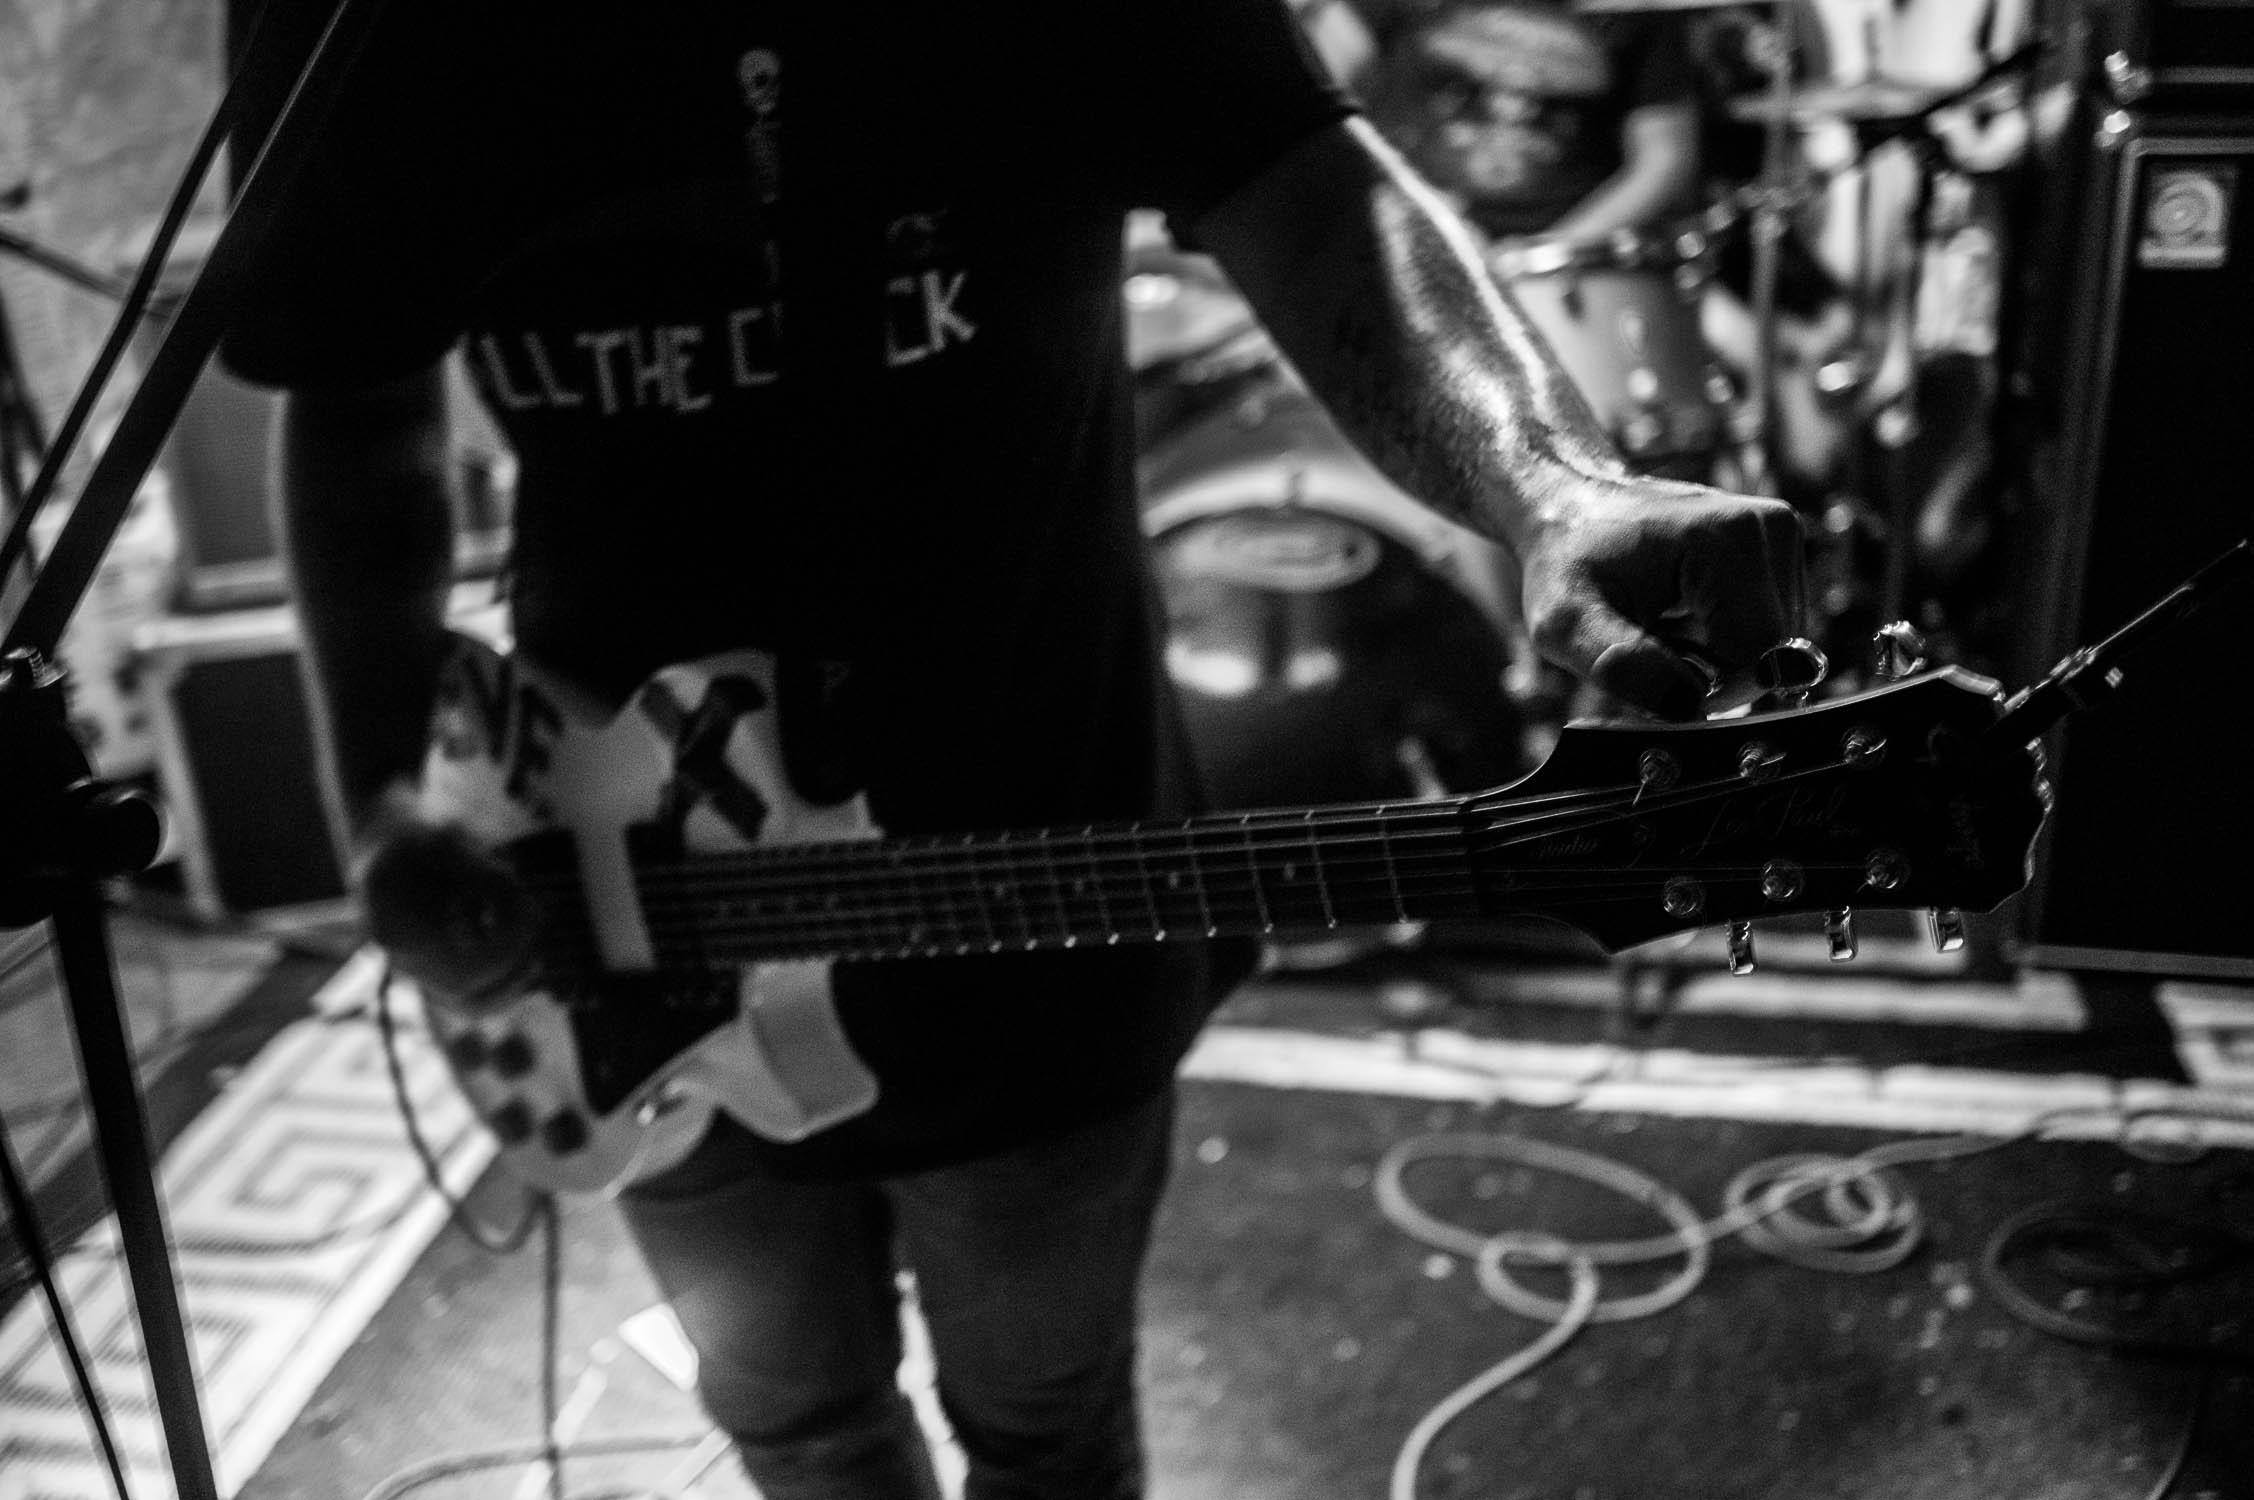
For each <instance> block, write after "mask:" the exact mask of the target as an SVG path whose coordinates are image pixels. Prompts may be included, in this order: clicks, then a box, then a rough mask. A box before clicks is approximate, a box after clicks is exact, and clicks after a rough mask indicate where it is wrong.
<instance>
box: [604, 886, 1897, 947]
mask: <svg viewBox="0 0 2254 1500" xmlns="http://www.w3.org/2000/svg"><path fill="white" fill-rule="evenodd" d="M1807 868H1808V873H1809V874H1810V875H1813V876H1822V875H1827V874H1840V873H1847V874H1852V873H1856V872H1858V871H1859V870H1860V869H1861V867H1860V866H1858V865H1847V864H1841V865H1829V866H1823V865H1819V866H1811V867H1807ZM1637 873H1638V875H1639V879H1640V883H1641V886H1642V888H1638V889H1627V888H1622V887H1621V886H1619V885H1618V884H1616V883H1614V882H1611V881H1608V880H1605V879H1603V878H1594V879H1591V880H1588V881H1584V882H1581V883H1579V884H1570V883H1566V882H1562V881H1560V882H1552V883H1549V884H1546V885H1544V886H1542V887H1540V888H1538V889H1536V890H1533V891H1531V892H1524V893H1521V892H1514V893H1513V894H1528V895H1531V896H1533V897H1536V898H1540V897H1544V896H1561V895H1571V896H1573V897H1574V898H1575V899H1576V902H1577V904H1578V905H1580V906H1582V907H1593V906H1602V905H1608V904H1610V905H1617V904H1620V903H1623V902H1635V903H1639V904H1640V903H1645V902H1648V901H1650V900H1651V897H1652V892H1651V890H1650V889H1649V881H1650V876H1649V874H1648V872H1637ZM1757 873H1758V872H1757V871H1756V870H1754V869H1753V868H1751V867H1745V868H1743V869H1737V870H1722V871H1717V872H1714V874H1715V878H1717V879H1722V880H1729V879H1745V880H1747V881H1751V880H1752V879H1754V878H1755V877H1756V875H1757ZM1844 904H1848V905H1853V904H1854V903H1853V902H1851V901H1850V902H1847V903H1844ZM1921 904H1922V903H1921ZM1309 905H1311V904H1308V905H1303V907H1302V909H1300V910H1297V911H1286V912H1278V911H1277V910H1276V909H1275V903H1273V902H1270V903H1265V904H1253V903H1246V902H1241V901H1240V902H1237V903H1233V904H1229V903H1222V904H1216V905H1214V906H1213V907H1212V908H1211V909H1210V910H1208V911H1200V912H1196V913H1191V912H1188V911H1184V912H1183V913H1181V918H1182V920H1180V921H1166V920H1163V915H1164V914H1161V917H1162V920H1160V921H1159V922H1157V923H1155V924H1152V925H1149V926H1144V925H1141V924H1138V923H1113V924H1110V925H1109V926H1107V927H1106V929H1105V932H1104V934H1103V935H1102V936H1088V935H1086V934H1084V933H1076V932H1060V931H1058V930H1053V929H1052V928H1051V927H1050V924H1048V923H1046V922H1041V921H1033V922H1013V921H1000V922H995V923H992V924H989V923H988V922H986V921H984V920H980V921H977V922H976V923H966V922H964V921H961V920H959V919H955V918H949V917H939V918H933V917H931V916H930V915H929V913H928V912H927V911H925V910H923V909H920V908H895V909H878V910H877V911H874V912H872V911H870V910H868V909H865V908H859V907H856V908H854V909H850V910H841V911H837V912H823V913H798V914H794V915H792V916H791V917H790V919H789V920H787V921H778V922H773V923H765V924H761V925H759V926H758V927H757V928H756V929H754V932H755V935H753V936H746V937H740V938H732V937H730V936H727V935H716V934H715V933H714V932H713V929H712V927H711V925H710V924H707V923H701V922H698V921H695V920H693V919H684V920H681V921H678V922H658V923H653V924H650V926H649V928H648V930H649V931H650V933H651V935H652V938H653V941H654V942H655V944H656V945H657V946H658V947H660V948H670V949H678V950H684V951H696V950H699V949H702V950H709V951H714V952H718V953H720V954H722V955H724V956H729V957H740V958H746V959H749V958H756V957H759V956H765V955H774V956H780V955H783V954H789V953H804V954H822V953H839V954H847V953H852V954H863V953H872V954H887V955H889V954H897V953H929V954H944V953H968V952H978V951H986V952H1006V951H1012V950H1023V949H1055V948H1060V947H1101V946H1106V945H1107V942H1109V943H1137V944H1140V943H1144V942H1149V941H1154V940H1155V941H1165V940H1166V939H1167V938H1169V937H1177V936H1188V937H1191V938H1193V939H1194V938H1196V937H1198V936H1201V935H1202V936H1209V937H1217V936H1257V935H1264V934H1267V933H1272V932H1278V931H1280V932H1285V933H1292V932H1315V931H1320V930H1325V929H1327V928H1330V927H1333V926H1383V925H1386V924H1387V923H1388V922H1390V921H1392V920H1394V919H1393V918H1392V917H1390V916H1388V915H1379V914H1375V913H1373V914H1370V915H1361V914H1357V915H1356V916H1355V917H1352V918H1347V919H1341V920H1340V921H1339V922H1337V923H1330V922H1327V921H1326V920H1325V919H1324V918H1323V916H1322V915H1321V914H1320V913H1319V912H1318V911H1316V910H1313V909H1308V906H1309ZM1461 915H1463V916H1467V917H1468V916H1473V915H1477V912H1476V909H1473V910H1467V911H1465V912H1463V913H1461ZM1691 915H1692V916H1695V915H1696V914H1695V913H1693V914H1691ZM895 919H897V920H895ZM888 924H889V925H888ZM949 928H952V930H953V935H952V936H919V934H922V933H927V932H936V931H939V930H943V929H949ZM674 937H677V938H678V939H679V941H678V942H677V943H668V941H667V939H668V938H674Z"/></svg>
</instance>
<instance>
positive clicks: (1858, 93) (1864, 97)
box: [1729, 78, 1955, 125]
mask: <svg viewBox="0 0 2254 1500" xmlns="http://www.w3.org/2000/svg"><path fill="white" fill-rule="evenodd" d="M1954 92H1955V90H1953V89H1949V88H1943V87H1938V86H1936V85H1933V84H1927V83H1906V82H1904V81H1902V80H1901V79H1897V78H1867V79H1864V80H1863V81H1862V82H1860V83H1822V84H1815V85H1812V86H1810V87H1806V88H1798V89H1794V90H1793V91H1792V92H1791V93H1789V94H1787V95H1786V96H1785V98H1784V102H1783V103H1782V104H1781V105H1780V104H1779V103H1778V102H1777V98H1776V96H1775V95H1774V94H1772V93H1760V94H1746V95H1743V96H1741V97H1739V98H1736V99H1732V100H1731V101H1730V103H1729V110H1730V116H1731V118H1733V119H1738V120H1748V121H1753V122H1756V123H1767V122H1769V121H1773V120H1775V119H1777V118H1778V116H1779V115H1780V114H1781V115H1782V116H1783V117H1784V118H1786V119H1788V120H1794V121H1808V120H1842V121H1845V122H1847V123H1848V124H1855V125H1866V124H1877V123H1882V122H1887V121H1903V120H1914V119H1916V118H1917V117H1918V116H1919V115H1922V114H1925V113H1927V112H1928V111H1929V110H1931V109H1932V108H1933V107H1934V106H1935V105H1936V104H1939V103H1940V102H1941V101H1942V100H1944V99H1946V98H1948V97H1949V96H1950V94H1952V93H1954Z"/></svg>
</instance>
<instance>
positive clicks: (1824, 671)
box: [1753, 636, 1831, 708]
mask: <svg viewBox="0 0 2254 1500" xmlns="http://www.w3.org/2000/svg"><path fill="white" fill-rule="evenodd" d="M1830 671H1831V659H1830V658H1829V657H1827V656H1825V655H1824V654H1823V652H1822V650H1820V649H1819V648H1818V647H1817V645H1816V643H1815V642H1814V641H1811V640H1806V639H1803V638H1802V637H1800V636H1794V637H1792V638H1791V639H1790V640H1786V641H1779V642H1778V643H1777V644H1776V645H1774V646H1771V647H1770V648H1769V649H1768V650H1766V651H1764V652H1762V653H1761V659H1760V660H1759V661H1757V662H1755V663H1754V667H1753V673H1754V680H1755V681H1757V682H1759V683H1760V684H1761V691H1762V692H1764V693H1766V694H1767V695H1768V696H1769V697H1770V698H1772V699H1774V700H1775V701H1776V702H1777V703H1778V704H1779V705H1781V706H1783V707H1785V708H1798V707H1800V706H1801V705H1802V704H1804V703H1806V702H1807V701H1808V695H1809V694H1810V693H1813V692H1814V691H1815V690H1816V689H1817V687H1818V686H1820V685H1821V684H1822V682H1823V680H1824V678H1825V677H1826V676H1827V675H1828V674H1829V673H1830Z"/></svg>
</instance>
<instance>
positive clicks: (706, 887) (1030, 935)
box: [636, 800, 1479, 963]
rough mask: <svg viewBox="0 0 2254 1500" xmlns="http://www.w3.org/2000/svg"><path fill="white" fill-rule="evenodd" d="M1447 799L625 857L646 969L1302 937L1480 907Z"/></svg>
mask: <svg viewBox="0 0 2254 1500" xmlns="http://www.w3.org/2000/svg"><path fill="white" fill-rule="evenodd" d="M1462 806H1463V804H1462V803H1461V801H1458V800H1442V801H1433V802H1417V803H1408V804H1374V803H1373V804H1361V805H1352V806H1343V807H1326V808H1313V807H1310V808H1287V809H1276V810H1269V811H1262V812H1252V813H1229V814H1223V815H1212V816H1206V817H1199V818H1191V819H1186V820H1182V821H1178V822H1169V823H1125V824H1099V825H1094V826H1089V827H1083V828H1074V829H1061V828H1042V829H1032V830H1023V831H1017V832H1011V833H1001V834H975V835H969V836H964V837H943V838H900V839H869V840H854V841H850V842H840V843H831V844H802V845H785V846H774V847H766V846H762V847H758V848H753V849H746V850H743V851H740V852H732V853H725V854H689V855H682V856H676V857H673V858H654V857H641V858H637V860H636V867H637V878H638V883H639V886H640V892H641V898H642V905H643V910H644V913H645V915H646V917H647V920H648V922H649V925H650V928H651V931H652V933H653V935H654V937H655V939H656V942H657V944H658V947H659V950H660V954H661V961H662V959H663V957H665V956H667V955H668V950H669V948H670V947H671V946H672V945H671V944H669V942H668V935H669V934H672V935H677V936H678V941H679V942H680V943H681V944H684V945H686V944H694V945H695V946H694V953H693V955H692V954H690V953H687V952H682V953H681V956H682V957H683V958H684V959H686V960H691V961H698V962H712V961H723V962H737V963H742V962H754V961H758V960H762V959H776V958H893V957H924V956H938V955H947V954H960V953H994V952H1022V951H1027V950H1039V949H1055V948H1072V947H1079V946H1083V945H1102V944H1115V943H1144V942H1169V941H1183V940H1195V939H1202V938H1212V937H1231V936H1257V935H1261V934H1266V933H1273V932H1319V931H1323V930H1326V929H1329V928H1333V927H1339V926H1345V925H1358V924H1382V923H1390V922H1407V921H1420V920H1428V919H1432V918H1438V917H1461V916H1470V915H1474V914H1476V913H1477V911H1478V910H1479V906H1478V901H1477V899H1476V896H1475V893H1474V890H1473V882H1472V878H1471V868H1470V859H1469V854H1468V850H1467V848H1466V845H1465V842H1464V835H1463V832H1462V824H1461V817H1460V814H1461V811H1462Z"/></svg>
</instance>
